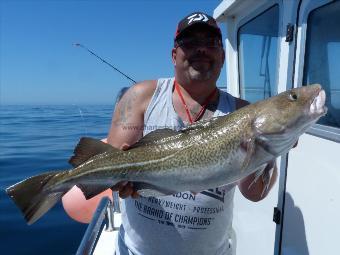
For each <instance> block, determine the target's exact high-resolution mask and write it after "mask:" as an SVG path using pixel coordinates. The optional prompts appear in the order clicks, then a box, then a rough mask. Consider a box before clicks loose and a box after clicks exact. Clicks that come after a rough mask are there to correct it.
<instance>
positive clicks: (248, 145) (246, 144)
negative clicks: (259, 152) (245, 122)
mask: <svg viewBox="0 0 340 255" xmlns="http://www.w3.org/2000/svg"><path fill="white" fill-rule="evenodd" d="M254 141H255V139H253V138H249V139H247V140H245V141H243V142H242V143H241V148H242V149H243V150H244V151H245V153H246V157H245V159H244V161H243V163H242V169H246V168H247V167H248V165H249V163H250V160H251V157H252V156H253V154H254V151H255V142H254Z"/></svg>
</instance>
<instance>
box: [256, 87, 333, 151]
mask: <svg viewBox="0 0 340 255" xmlns="http://www.w3.org/2000/svg"><path fill="white" fill-rule="evenodd" d="M325 101H326V94H325V91H324V90H323V89H322V87H321V86H320V85H319V84H314V85H308V86H303V87H300V88H294V89H291V90H288V91H285V92H283V93H280V94H278V95H277V96H274V97H271V98H269V99H267V100H264V101H261V102H259V103H258V104H257V106H256V110H255V111H256V117H255V119H254V122H253V130H254V131H255V133H256V134H257V135H258V137H259V140H260V141H261V142H262V143H264V144H266V146H267V148H269V147H270V148H271V149H272V154H277V155H279V154H282V153H284V152H285V151H288V150H289V149H290V148H291V147H292V146H293V145H294V144H295V143H296V141H297V139H298V137H299V136H300V135H302V134H303V133H304V132H305V131H306V130H307V129H308V127H310V126H311V125H312V124H314V123H315V122H317V120H318V119H319V118H320V117H322V116H323V115H325V114H326V113H327V108H326V106H325Z"/></svg>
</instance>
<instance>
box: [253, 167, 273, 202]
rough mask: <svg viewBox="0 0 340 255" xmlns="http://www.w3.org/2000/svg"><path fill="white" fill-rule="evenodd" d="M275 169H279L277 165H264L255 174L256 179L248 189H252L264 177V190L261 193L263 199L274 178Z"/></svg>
mask: <svg viewBox="0 0 340 255" xmlns="http://www.w3.org/2000/svg"><path fill="white" fill-rule="evenodd" d="M274 169H277V166H276V164H275V163H274V164H264V165H262V166H260V167H259V168H258V170H257V171H256V172H255V178H254V180H253V181H252V182H251V183H250V184H249V186H248V189H250V188H251V187H252V186H253V185H254V184H255V183H256V182H257V181H258V180H259V179H260V177H262V178H261V179H262V183H263V186H264V187H263V190H262V192H261V198H262V197H263V195H264V194H265V193H266V191H267V190H268V189H269V185H270V180H271V178H272V175H273V172H274Z"/></svg>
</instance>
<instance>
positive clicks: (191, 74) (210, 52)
mask: <svg viewBox="0 0 340 255" xmlns="http://www.w3.org/2000/svg"><path fill="white" fill-rule="evenodd" d="M176 42H177V43H176V47H175V48H174V49H173V50H172V59H173V63H174V65H175V69H176V72H177V74H179V75H184V76H186V78H189V79H190V80H201V81H207V80H214V81H216V80H217V79H218V76H219V74H220V71H221V68H222V66H223V62H224V50H223V48H222V43H221V41H220V39H219V37H218V36H217V35H216V34H215V33H214V32H212V31H211V30H209V29H206V28H205V27H202V26H196V27H193V28H191V29H190V30H189V31H185V32H184V34H183V35H181V37H180V38H179V39H177V41H176Z"/></svg>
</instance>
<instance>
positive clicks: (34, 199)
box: [6, 171, 66, 225]
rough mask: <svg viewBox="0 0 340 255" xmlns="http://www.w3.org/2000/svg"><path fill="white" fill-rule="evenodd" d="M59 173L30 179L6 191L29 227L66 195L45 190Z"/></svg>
mask: <svg viewBox="0 0 340 255" xmlns="http://www.w3.org/2000/svg"><path fill="white" fill-rule="evenodd" d="M59 173H60V171H55V172H49V173H44V174H40V175H36V176H33V177H30V178H28V179H26V180H23V181H21V182H19V183H16V184H14V185H12V186H10V187H8V188H7V189H6V193H7V194H8V195H9V196H10V197H11V199H12V200H13V201H14V203H15V204H16V205H17V206H18V207H19V208H20V210H21V211H22V213H23V215H24V216H25V219H26V221H27V224H29V225H31V224H32V223H34V222H35V221H37V220H38V219H39V218H40V217H41V216H43V215H44V214H45V213H46V212H47V211H48V210H49V209H51V208H52V207H53V206H54V205H55V204H56V203H57V202H58V201H59V200H60V199H61V197H62V196H63V195H64V194H65V193H66V191H65V192H63V191H57V192H51V193H49V192H48V191H47V190H46V184H48V182H49V181H50V180H51V179H52V178H53V177H54V176H56V175H57V174H59Z"/></svg>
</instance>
